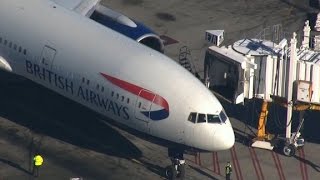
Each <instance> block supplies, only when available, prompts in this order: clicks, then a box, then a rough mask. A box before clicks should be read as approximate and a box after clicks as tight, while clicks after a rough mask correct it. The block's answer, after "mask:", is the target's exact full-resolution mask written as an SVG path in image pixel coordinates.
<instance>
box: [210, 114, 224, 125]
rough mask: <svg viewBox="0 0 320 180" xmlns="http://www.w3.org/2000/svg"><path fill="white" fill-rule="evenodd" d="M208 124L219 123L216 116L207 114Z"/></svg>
mask: <svg viewBox="0 0 320 180" xmlns="http://www.w3.org/2000/svg"><path fill="white" fill-rule="evenodd" d="M207 116H208V123H221V121H220V118H219V116H218V115H212V114H208V115H207Z"/></svg>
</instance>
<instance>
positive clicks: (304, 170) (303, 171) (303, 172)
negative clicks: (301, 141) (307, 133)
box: [298, 148, 309, 180]
mask: <svg viewBox="0 0 320 180" xmlns="http://www.w3.org/2000/svg"><path fill="white" fill-rule="evenodd" d="M298 153H299V157H300V159H301V160H300V163H299V164H300V170H301V176H302V180H308V179H309V177H308V171H307V166H306V163H305V162H303V161H302V160H305V154H304V150H303V148H299V149H298Z"/></svg>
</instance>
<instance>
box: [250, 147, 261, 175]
mask: <svg viewBox="0 0 320 180" xmlns="http://www.w3.org/2000/svg"><path fill="white" fill-rule="evenodd" d="M249 152H250V156H251V160H252V164H253V167H254V170H255V171H256V174H257V177H258V179H259V180H260V179H261V180H264V176H263V172H262V169H261V166H260V162H259V159H258V156H257V154H256V151H255V150H254V149H253V148H251V147H249Z"/></svg>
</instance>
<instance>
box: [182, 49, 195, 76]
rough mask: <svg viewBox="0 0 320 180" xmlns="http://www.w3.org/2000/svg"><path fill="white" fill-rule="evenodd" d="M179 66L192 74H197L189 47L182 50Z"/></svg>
mask: <svg viewBox="0 0 320 180" xmlns="http://www.w3.org/2000/svg"><path fill="white" fill-rule="evenodd" d="M179 64H180V65H181V66H183V67H184V68H186V69H187V70H188V71H190V72H191V73H192V74H196V70H195V67H194V65H193V64H192V62H191V53H190V50H189V49H188V47H187V46H183V47H181V48H180V51H179Z"/></svg>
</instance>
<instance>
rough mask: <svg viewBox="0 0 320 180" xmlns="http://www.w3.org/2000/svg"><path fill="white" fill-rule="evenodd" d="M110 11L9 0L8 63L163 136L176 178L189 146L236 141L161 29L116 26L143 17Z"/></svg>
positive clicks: (3, 40) (1, 41)
mask: <svg viewBox="0 0 320 180" xmlns="http://www.w3.org/2000/svg"><path fill="white" fill-rule="evenodd" d="M71 2H73V3H71ZM108 12H111V11H108V8H106V7H102V5H101V4H100V2H99V0H72V1H67V0H65V1H64V0H29V1H26V0H2V1H1V6H0V67H1V69H2V70H6V71H9V72H11V73H14V74H17V75H20V76H23V77H25V78H27V79H30V80H31V81H34V82H35V83H38V84H40V85H42V86H44V87H46V88H48V89H50V90H52V91H54V92H56V93H58V94H60V95H63V96H65V97H66V98H69V99H71V100H73V101H75V102H77V103H80V104H82V105H83V106H86V107H87V108H89V109H91V110H93V111H95V112H97V113H99V114H102V115H103V116H105V117H107V118H108V119H112V120H114V121H115V122H118V123H120V124H122V125H124V126H126V127H129V128H132V129H134V130H137V131H139V132H141V133H143V134H145V135H148V136H150V137H153V138H155V139H158V140H163V141H164V142H166V143H167V148H168V155H169V157H170V159H171V160H172V164H171V165H170V166H168V167H167V168H166V173H167V176H168V177H169V178H170V179H175V178H176V177H179V178H180V179H183V178H184V174H185V161H184V159H183V153H184V152H185V151H186V150H189V149H194V150H197V151H221V150H227V149H230V148H231V147H232V146H233V145H234V143H235V136H234V132H233V129H232V125H231V123H230V120H229V118H228V116H227V115H226V113H225V111H224V109H223V107H222V105H221V104H220V102H219V101H218V99H217V98H216V97H215V96H214V95H213V93H212V92H211V91H210V90H208V89H207V88H206V86H205V85H204V84H203V83H202V82H201V81H200V80H199V79H197V78H196V77H195V76H193V75H192V74H191V73H190V72H189V71H187V70H186V69H184V68H183V67H181V66H180V65H179V64H178V63H176V62H175V61H174V60H172V59H170V58H169V57H167V56H165V55H164V54H163V53H162V52H163V45H161V44H159V43H162V42H161V40H160V39H159V38H158V36H157V35H155V34H154V33H152V32H151V31H148V30H142V31H140V32H134V33H132V34H135V35H134V36H130V33H127V34H126V33H125V32H121V30H119V31H117V28H110V27H109V26H108V24H113V25H114V27H123V26H122V25H128V26H132V27H133V28H132V29H131V31H137V30H136V29H135V28H136V27H138V26H140V25H141V24H139V23H136V22H135V21H133V20H131V19H129V18H127V17H126V16H124V15H121V14H120V13H109V14H108ZM110 14H111V15H110ZM92 15H94V16H95V17H92ZM108 16H110V17H108ZM108 18H109V19H108ZM97 19H99V20H97ZM106 19H108V21H109V23H108V22H105V21H104V20H106ZM110 19H112V20H113V22H112V21H110ZM97 21H98V22H97ZM110 22H111V23H110ZM117 23H120V24H122V25H121V26H120V25H116V24H117ZM111 26H112V25H111ZM140 27H141V26H140ZM128 29H129V28H128ZM142 29H143V27H142ZM138 31H139V30H138ZM141 32H144V33H145V34H141ZM139 33H140V35H141V36H137V34H139ZM141 37H142V38H141ZM150 37H151V40H150V39H149V40H147V41H144V43H143V42H142V43H139V42H141V40H142V41H143V38H150ZM137 41H138V42H137ZM146 42H151V43H146ZM155 44H156V45H155ZM166 143H165V144H166Z"/></svg>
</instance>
